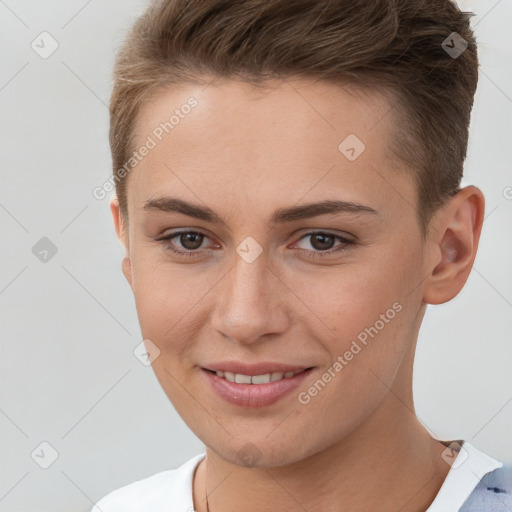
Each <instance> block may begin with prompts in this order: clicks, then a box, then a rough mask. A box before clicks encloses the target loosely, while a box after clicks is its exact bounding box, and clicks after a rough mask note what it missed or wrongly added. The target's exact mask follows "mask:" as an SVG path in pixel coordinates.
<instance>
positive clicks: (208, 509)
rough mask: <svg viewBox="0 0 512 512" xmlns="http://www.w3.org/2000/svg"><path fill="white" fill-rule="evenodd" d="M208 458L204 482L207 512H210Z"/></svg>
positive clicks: (205, 460)
mask: <svg viewBox="0 0 512 512" xmlns="http://www.w3.org/2000/svg"><path fill="white" fill-rule="evenodd" d="M207 457H208V456H206V457H205V458H204V472H205V477H204V482H205V496H206V512H210V507H209V506H208V471H207V464H208V461H207Z"/></svg>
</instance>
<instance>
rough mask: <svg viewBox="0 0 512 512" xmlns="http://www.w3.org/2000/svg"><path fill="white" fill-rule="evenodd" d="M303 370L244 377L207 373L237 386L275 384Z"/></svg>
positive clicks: (237, 374) (230, 373)
mask: <svg viewBox="0 0 512 512" xmlns="http://www.w3.org/2000/svg"><path fill="white" fill-rule="evenodd" d="M305 370H306V368H305V369H303V370H299V371H296V372H272V373H264V374H262V375H244V374H243V373H233V372H227V371H226V372H223V371H221V370H217V371H214V370H209V371H211V372H212V373H215V375H217V377H221V378H223V379H226V380H227V381H229V382H236V383H238V384H268V383H269V382H277V381H279V380H283V379H289V378H291V377H293V376H294V375H297V374H298V373H301V372H303V371H305Z"/></svg>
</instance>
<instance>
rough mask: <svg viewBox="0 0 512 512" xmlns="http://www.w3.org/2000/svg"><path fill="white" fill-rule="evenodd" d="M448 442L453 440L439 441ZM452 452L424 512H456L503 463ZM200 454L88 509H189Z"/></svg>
mask: <svg viewBox="0 0 512 512" xmlns="http://www.w3.org/2000/svg"><path fill="white" fill-rule="evenodd" d="M441 442H443V443H444V444H446V445H449V444H450V443H451V442H453V441H441ZM456 442H458V443H459V445H462V448H461V450H460V451H459V453H458V454H457V455H456V457H455V458H454V460H453V463H452V465H451V468H450V471H449V472H448V475H447V476H446V478H445V480H444V482H443V485H442V486H441V489H440V490H439V492H438V494H437V496H436V497H435V499H434V501H433V502H432V503H431V505H430V507H429V508H428V509H427V510H426V512H456V511H458V510H459V508H460V507H461V506H462V504H463V503H464V501H466V499H467V497H468V496H469V495H470V494H471V492H472V491H473V490H474V489H475V487H476V486H477V484H478V483H479V482H480V480H481V479H482V477H483V476H484V475H485V474H486V473H489V472H490V471H493V470H494V469H496V468H499V467H501V466H503V463H502V462H501V461H499V460H496V459H493V458H492V457H489V456H488V455H486V454H485V453H482V452H481V451H480V450H477V449H476V448H475V447H474V446H472V445H471V444H469V443H468V442H467V441H462V440H459V441H456ZM204 457H205V454H204V453H201V454H199V455H196V456H195V457H192V458H191V459H190V460H188V461H187V462H185V463H184V464H182V465H181V466H179V467H178V468H177V469H171V470H167V471H162V472H160V473H157V474H155V475H153V476H150V477H147V478H144V479H142V480H138V481H136V482H133V483H131V484H129V485H126V486H124V487H121V488H120V489H117V490H115V491H112V492H111V493H109V494H107V495H106V496H105V497H103V498H102V499H101V500H100V501H99V502H98V503H96V505H95V506H94V507H93V508H92V510H91V512H142V511H143V512H193V511H194V504H193V499H192V495H193V493H192V481H193V477H194V472H195V470H196V468H197V466H198V465H199V462H201V460H203V458H204Z"/></svg>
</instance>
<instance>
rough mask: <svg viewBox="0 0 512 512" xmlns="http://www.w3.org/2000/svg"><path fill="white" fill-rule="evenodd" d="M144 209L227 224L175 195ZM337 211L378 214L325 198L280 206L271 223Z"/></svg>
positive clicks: (371, 209) (212, 213)
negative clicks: (175, 213)
mask: <svg viewBox="0 0 512 512" xmlns="http://www.w3.org/2000/svg"><path fill="white" fill-rule="evenodd" d="M142 210H143V211H160V212H167V213H172V212H177V213H182V214H184V215H188V216H189V217H194V218H196V219H200V220H204V221H206V222H211V223H213V224H223V225H226V223H225V222H224V220H223V219H222V218H221V217H219V215H217V214H216V213H215V212H214V211H213V210H211V209H210V208H208V207H203V206H199V205H197V204H192V203H189V202H187V201H183V200H182V199H178V198H175V197H158V198H155V199H148V200H146V201H145V203H144V206H143V207H142ZM336 213H349V214H358V213H369V214H372V215H378V212H377V211H376V210H374V209H373V208H371V207H370V206H366V205H363V204H359V203H354V202H351V201H341V200H325V201H320V202H317V203H307V204H303V205H299V206H290V207H285V208H279V209H278V210H276V211H275V212H274V213H273V215H272V218H271V223H272V224H273V225H277V224H283V223H285V222H291V221H294V220H301V219H307V218H310V217H317V216H319V215H327V214H336Z"/></svg>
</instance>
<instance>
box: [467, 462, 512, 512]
mask: <svg viewBox="0 0 512 512" xmlns="http://www.w3.org/2000/svg"><path fill="white" fill-rule="evenodd" d="M485 510H489V511H493V512H509V511H510V510H512V464H504V465H503V466H502V467H500V468H497V469H495V470H493V471H490V472H489V473H486V474H485V475H484V476H483V477H482V479H481V480H480V482H479V484H478V485H477V486H476V488H475V490H474V491H473V493H472V494H471V495H470V496H469V498H468V499H467V500H466V501H465V502H464V505H463V506H462V508H461V509H460V512H473V511H474V512H477V511H478V512H482V511H485Z"/></svg>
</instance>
